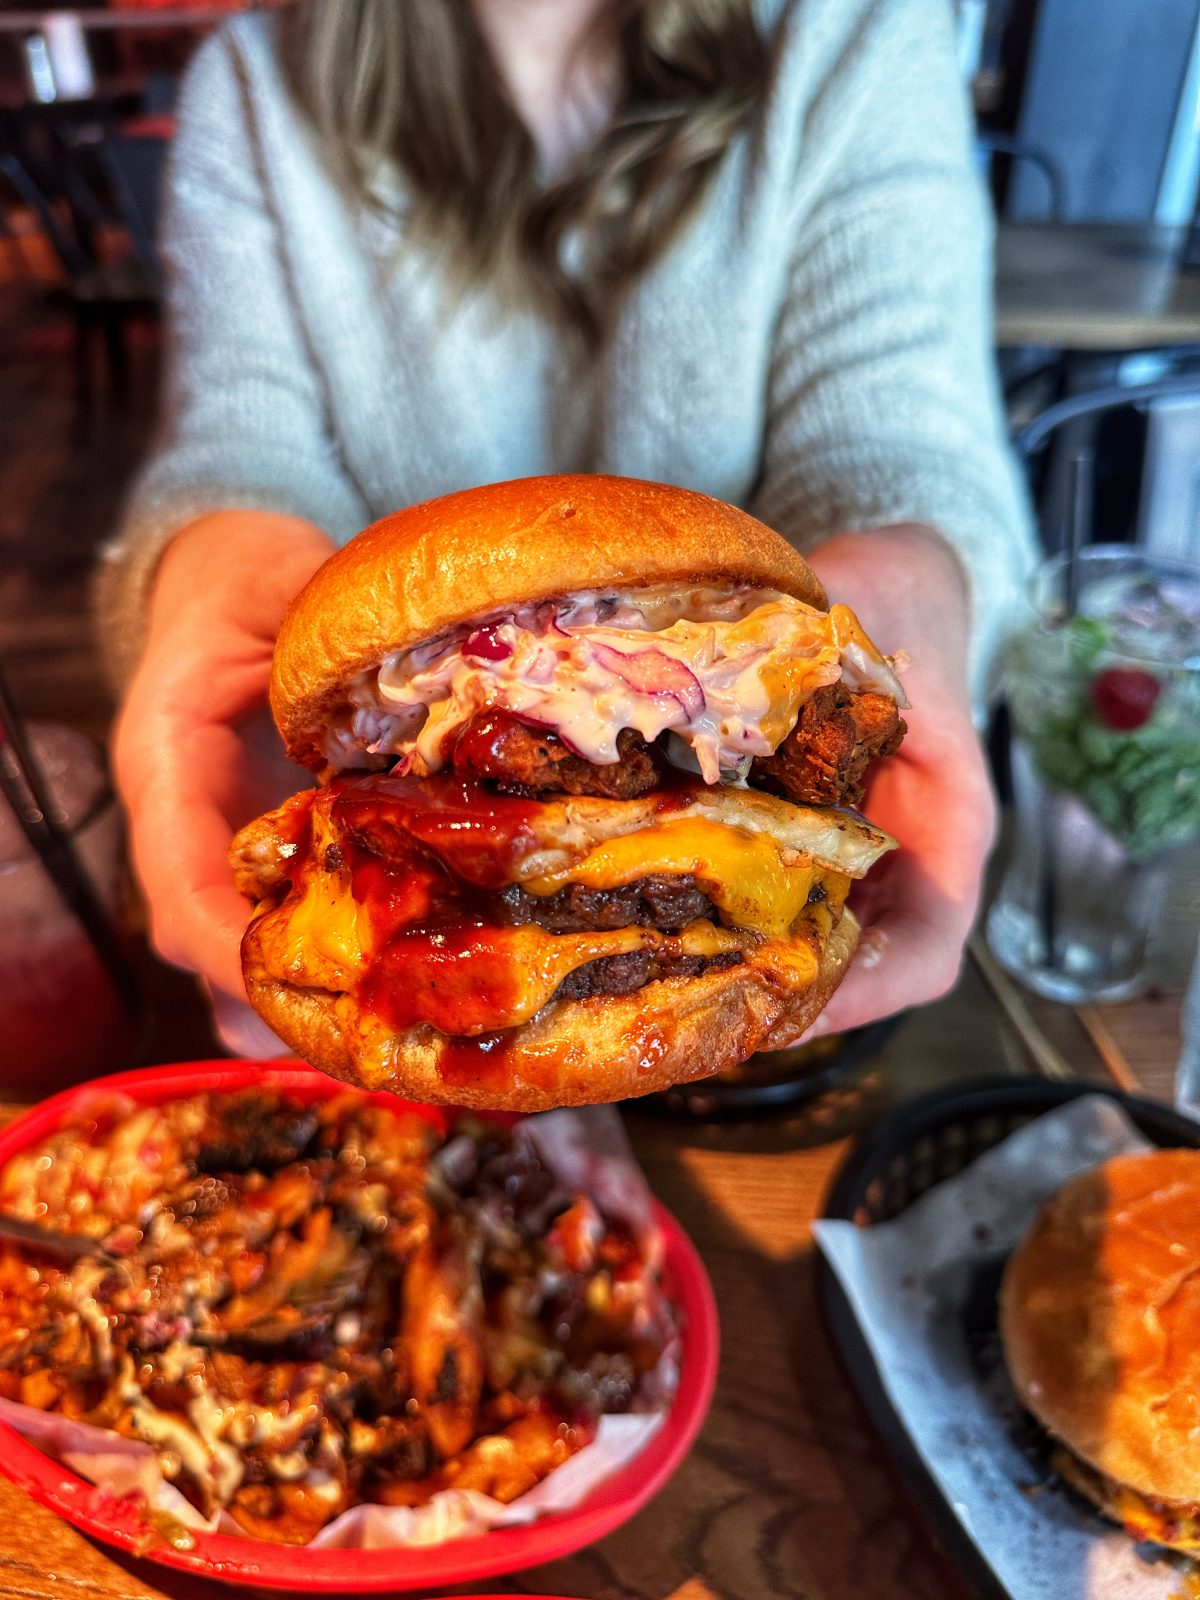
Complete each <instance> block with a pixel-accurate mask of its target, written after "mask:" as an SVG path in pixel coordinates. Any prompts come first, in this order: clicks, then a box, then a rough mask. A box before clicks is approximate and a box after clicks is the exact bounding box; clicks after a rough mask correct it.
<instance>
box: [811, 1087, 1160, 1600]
mask: <svg viewBox="0 0 1200 1600" xmlns="http://www.w3.org/2000/svg"><path fill="white" fill-rule="evenodd" d="M1145 1148H1146V1142H1145V1140H1144V1139H1143V1138H1142V1137H1141V1135H1140V1134H1139V1133H1138V1132H1137V1130H1136V1129H1135V1128H1134V1126H1133V1124H1132V1123H1131V1122H1130V1121H1129V1119H1128V1118H1127V1117H1126V1116H1125V1114H1124V1112H1122V1111H1121V1110H1120V1109H1119V1108H1118V1107H1117V1106H1116V1105H1114V1104H1113V1102H1112V1101H1111V1100H1106V1099H1105V1098H1103V1097H1102V1096H1100V1095H1088V1096H1085V1097H1083V1098H1081V1099H1079V1100H1075V1101H1072V1102H1071V1103H1070V1104H1069V1105H1066V1106H1064V1107H1062V1109H1061V1110H1058V1111H1052V1112H1050V1113H1048V1114H1047V1115H1046V1116H1044V1117H1040V1118H1038V1119H1037V1121H1035V1122H1032V1123H1030V1124H1029V1126H1028V1127H1026V1128H1023V1129H1021V1131H1020V1132H1018V1133H1015V1134H1013V1135H1012V1136H1011V1137H1010V1138H1008V1139H1006V1140H1005V1141H1004V1142H1003V1143H1002V1144H1000V1145H997V1147H996V1148H995V1149H994V1150H991V1151H989V1152H988V1154H987V1155H984V1156H981V1157H980V1158H979V1160H977V1161H975V1162H974V1163H973V1164H972V1165H971V1166H970V1167H968V1168H967V1169H966V1170H965V1171H964V1172H962V1173H960V1174H959V1176H958V1177H956V1178H951V1179H948V1180H947V1181H946V1182H944V1183H941V1184H939V1185H938V1186H937V1187H936V1188H934V1189H931V1190H930V1191H929V1192H928V1193H927V1194H925V1195H923V1196H922V1197H921V1199H920V1200H918V1201H917V1202H915V1204H913V1205H912V1206H910V1207H909V1208H908V1209H907V1210H906V1211H905V1212H904V1214H903V1215H902V1216H900V1217H897V1218H896V1220H895V1221H893V1222H886V1223H881V1224H879V1225H878V1226H876V1227H871V1228H860V1227H856V1226H855V1224H853V1223H851V1222H818V1223H816V1225H815V1228H814V1231H815V1233H816V1236H817V1241H818V1243H819V1245H820V1248H821V1250H822V1252H823V1253H824V1255H825V1257H826V1259H827V1260H828V1261H829V1263H830V1265H831V1266H832V1267H833V1270H834V1271H835V1272H836V1273H837V1276H838V1278H839V1279H840V1280H841V1283H842V1287H843V1288H844V1289H845V1291H846V1294H847V1296H848V1298H849V1300H850V1304H851V1306H852V1307H853V1309H854V1313H855V1316H856V1317H857V1319H858V1323H859V1326H860V1327H861V1329H862V1331H863V1333H864V1335H865V1337H866V1340H867V1343H868V1345H869V1346H870V1349H871V1353H872V1355H873V1356H874V1358H875V1363H876V1365H877V1367H878V1368H879V1372H880V1376H881V1377H882V1379H883V1383H884V1387H885V1388H886V1390H887V1392H888V1395H889V1396H890V1398H891V1400H892V1402H893V1404H894V1405H895V1407H896V1409H897V1410H898V1411H899V1413H900V1415H901V1417H902V1418H903V1419H904V1423H905V1426H906V1428H907V1429H908V1432H909V1434H910V1435H911V1437H912V1439H913V1441H914V1442H915V1444H916V1446H917V1449H918V1451H919V1452H920V1454H921V1456H922V1457H923V1459H924V1461H925V1464H926V1466H927V1467H928V1468H929V1470H930V1472H932V1474H933V1476H934V1477H935V1478H936V1480H937V1482H938V1484H939V1485H940V1487H941V1489H942V1492H943V1494H944V1495H945V1496H946V1499H947V1501H948V1502H949V1503H950V1504H951V1505H952V1506H953V1507H954V1510H955V1512H956V1513H957V1515H958V1518H959V1521H960V1522H961V1523H962V1524H963V1526H964V1527H965V1528H966V1530H967V1532H968V1533H969V1534H970V1535H971V1537H972V1538H973V1539H974V1541H975V1543H976V1545H977V1546H978V1547H979V1549H980V1550H981V1551H982V1553H983V1555H984V1556H985V1558H986V1559H987V1561H988V1562H989V1563H990V1564H991V1567H992V1569H993V1571H994V1572H995V1574H996V1576H997V1577H998V1578H999V1580H1000V1582H1001V1583H1002V1584H1003V1585H1004V1586H1005V1588H1007V1590H1008V1592H1009V1594H1010V1595H1012V1596H1013V1600H1168V1597H1174V1596H1178V1595H1179V1594H1180V1590H1181V1579H1180V1574H1179V1572H1178V1570H1177V1569H1176V1568H1175V1567H1174V1566H1173V1565H1172V1564H1171V1563H1170V1562H1169V1561H1168V1560H1166V1559H1164V1558H1156V1559H1149V1558H1147V1557H1146V1556H1145V1555H1144V1554H1143V1553H1139V1550H1138V1548H1137V1547H1136V1546H1135V1545H1134V1543H1133V1541H1132V1540H1131V1539H1129V1538H1128V1537H1127V1536H1126V1535H1125V1534H1124V1533H1122V1532H1121V1530H1120V1529H1118V1528H1109V1527H1108V1525H1107V1524H1104V1523H1102V1522H1100V1521H1099V1519H1098V1518H1092V1517H1089V1516H1088V1515H1087V1514H1086V1513H1085V1512H1083V1511H1082V1510H1080V1509H1079V1508H1078V1507H1077V1506H1076V1505H1075V1504H1074V1503H1073V1502H1072V1501H1071V1500H1070V1499H1069V1498H1068V1497H1067V1496H1066V1495H1065V1494H1064V1493H1060V1492H1058V1491H1057V1490H1055V1489H1054V1488H1051V1487H1046V1488H1041V1489H1033V1488H1032V1486H1033V1485H1034V1482H1035V1479H1036V1476H1037V1474H1036V1471H1035V1468H1034V1466H1033V1465H1032V1464H1031V1462H1030V1460H1029V1458H1028V1457H1027V1456H1026V1455H1025V1454H1024V1452H1023V1451H1022V1450H1021V1448H1020V1447H1019V1445H1018V1443H1017V1442H1016V1440H1015V1438H1014V1434H1013V1420H1014V1415H1015V1414H1016V1411H1015V1401H1014V1400H1013V1399H1012V1397H1011V1393H1010V1392H1005V1389H1006V1386H1005V1388H1002V1387H1001V1385H999V1384H989V1383H988V1382H986V1381H985V1379H984V1377H983V1376H981V1375H980V1372H979V1371H978V1369H977V1367H976V1365H975V1364H974V1363H973V1362H972V1360H971V1358H970V1356H969V1353H968V1350H967V1345H966V1338H965V1327H966V1323H967V1299H968V1295H969V1294H970V1292H971V1289H972V1286H973V1284H974V1283H977V1282H978V1278H979V1271H980V1266H981V1264H982V1263H985V1262H987V1261H988V1260H994V1259H995V1258H997V1257H999V1256H1001V1255H1005V1254H1007V1253H1008V1252H1009V1251H1010V1250H1012V1249H1013V1247H1014V1246H1015V1245H1016V1244H1017V1243H1018V1241H1019V1240H1020V1239H1021V1237H1022V1236H1023V1234H1024V1233H1025V1232H1026V1230H1027V1229H1028V1228H1029V1226H1030V1224H1031V1223H1032V1222H1033V1220H1034V1217H1035V1216H1036V1215H1037V1212H1038V1211H1039V1209H1040V1208H1041V1206H1042V1205H1043V1204H1044V1202H1045V1201H1046V1200H1048V1199H1049V1198H1050V1196H1051V1195H1052V1194H1053V1193H1054V1191H1055V1190H1056V1189H1057V1188H1059V1187H1060V1186H1061V1185H1062V1184H1063V1183H1065V1182H1066V1181H1067V1179H1068V1178H1071V1177H1073V1176H1074V1175H1075V1174H1076V1173H1078V1172H1083V1171H1085V1170H1086V1169H1087V1168H1089V1167H1094V1166H1097V1165H1099V1163H1101V1162H1103V1161H1107V1160H1108V1159H1109V1158H1110V1157H1111V1156H1115V1155H1120V1154H1122V1153H1124V1152H1126V1151H1133V1150H1143V1149H1145ZM1031 1491H1032V1492H1031Z"/></svg>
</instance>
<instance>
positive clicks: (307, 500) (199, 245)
mask: <svg viewBox="0 0 1200 1600" xmlns="http://www.w3.org/2000/svg"><path fill="white" fill-rule="evenodd" d="M245 71H246V68H245V66H244V65H243V63H242V61H241V60H240V58H239V53H238V44H237V36H236V32H235V31H234V30H232V29H229V28H227V29H225V30H222V31H221V32H220V33H218V34H215V35H213V36H212V37H211V38H209V39H208V40H207V41H205V43H204V44H203V45H202V46H201V47H200V49H199V51H198V52H197V54H196V56H195V58H194V59H193V61H192V64H191V66H190V68H189V70H188V73H187V76H186V80H185V84H184V87H183V92H182V95H181V99H180V106H179V122H178V133H177V136H176V140H175V145H174V148H173V151H172V157H171V162H170V166H169V171H168V174H167V179H166V193H165V195H164V212H163V227H162V243H161V253H162V258H163V265H164V269H165V276H166V284H167V304H166V318H165V353H164V354H165V371H164V390H163V396H162V401H161V418H162V420H161V423H160V433H159V437H158V439H157V441H156V443H155V446H154V448H153V450H152V453H151V456H150V458H149V460H148V462H147V464H146V465H145V467H144V468H143V470H142V472H141V474H140V476H139V478H138V480H137V482H136V484H135V486H134V489H133V492H132V494H131V497H130V500H129V502H128V505H127V507H126V512H125V517H124V521H123V525H122V528H121V530H120V532H119V535H118V537H117V538H116V540H115V541H114V542H113V543H112V544H111V545H110V546H109V547H108V548H107V549H106V550H105V551H104V554H103V561H102V566H101V571H100V574H99V582H98V594H97V599H98V609H99V615H100V625H101V632H102V635H103V638H104V643H105V645H106V650H107V655H108V658H109V661H110V664H111V666H112V669H113V672H114V675H115V676H116V677H117V678H118V679H120V678H122V677H124V676H126V675H127V674H128V672H129V671H130V670H131V669H132V667H133V665H134V664H135V663H136V660H137V656H138V653H139V651H140V648H141V642H142V634H143V629H144V617H145V610H146V603H147V600H148V593H149V588H150V584H151V582H152V580H153V576H154V572H155V569H156V567H157V563H158V560H159V558H160V556H161V554H162V552H163V550H164V549H165V548H166V545H167V544H168V543H169V541H170V540H171V538H172V537H173V536H174V535H175V534H176V533H177V532H178V531H179V530H180V529H181V528H183V527H184V526H185V525H186V524H187V523H189V522H191V521H194V520H195V519H196V518H197V517H199V516H202V515H204V514H206V513H209V512H213V511H220V510H258V511H273V512H278V513H281V514H286V515H290V516H295V517H300V518H304V519H306V520H307V521H309V522H312V523H315V524H316V525H317V526H318V527H320V528H322V529H324V530H325V531H326V532H327V533H329V534H330V535H331V537H333V538H334V539H335V540H342V541H344V540H345V539H346V538H348V537H350V535H351V534H353V533H354V532H356V531H357V530H358V529H359V528H361V527H362V526H363V524H364V523H365V522H367V521H368V520H369V513H368V510H367V507H366V505H365V503H364V502H363V499H362V497H361V495H360V494H359V492H358V490H357V488H356V487H355V485H354V483H353V482H352V481H351V479H350V477H349V476H348V474H347V472H346V471H345V468H344V466H343V465H342V462H341V460H340V459H339V454H338V450H337V446H336V444H335V442H334V439H333V437H332V432H331V429H330V426H329V422H328V414H327V406H326V399H325V393H324V385H323V382H322V378H321V374H320V372H319V370H318V369H317V367H316V365H315V363H314V361H313V357H312V354H311V351H310V349H309V347H308V344H307V342H306V339H305V336H304V331H303V327H302V325H301V321H300V318H299V316H298V314H297V311H296V306H295V302H294V299H293V296H292V293H291V286H290V284H289V281H288V272H287V266H286V262H285V260H284V257H283V254H282V251H281V249H280V244H279V237H278V230H277V227H276V223H275V219H274V217H273V215H272V211H271V206H270V202H269V196H268V194H267V192H266V186H265V183H264V180H263V175H262V170H261V163H260V160H259V152H258V148H257V144H256V138H255V128H254V125H253V118H252V116H251V114H250V110H249V107H250V103H251V102H250V96H249V94H248V92H247V85H246V83H245V81H244V74H245Z"/></svg>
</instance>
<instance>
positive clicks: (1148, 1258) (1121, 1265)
mask: <svg viewBox="0 0 1200 1600" xmlns="http://www.w3.org/2000/svg"><path fill="white" fill-rule="evenodd" d="M1000 1331H1001V1335H1002V1337H1003V1340H1004V1353H1005V1358H1006V1360H1007V1363H1008V1369H1009V1373H1010V1374H1011V1376H1012V1379H1013V1383H1014V1385H1015V1386H1016V1389H1017V1392H1018V1393H1019V1395H1020V1396H1021V1399H1022V1401H1023V1402H1024V1404H1025V1406H1026V1407H1027V1408H1028V1409H1029V1410H1030V1411H1031V1412H1032V1413H1033V1414H1034V1416H1036V1417H1037V1418H1038V1420H1039V1421H1040V1422H1042V1423H1043V1424H1044V1425H1045V1427H1047V1428H1048V1429H1049V1430H1050V1432H1051V1433H1052V1434H1054V1435H1056V1436H1057V1437H1058V1438H1059V1439H1061V1440H1062V1441H1063V1443H1064V1444H1065V1445H1067V1446H1068V1448H1069V1449H1071V1450H1073V1451H1074V1452H1075V1454H1076V1455H1077V1456H1079V1457H1081V1458H1082V1459H1083V1460H1084V1461H1085V1462H1088V1463H1089V1464H1090V1465H1091V1466H1093V1467H1095V1468H1096V1469H1097V1470H1098V1471H1100V1472H1102V1473H1104V1474H1105V1475H1106V1476H1107V1477H1109V1478H1112V1479H1114V1480H1115V1481H1116V1482H1117V1483H1120V1484H1125V1485H1127V1486H1128V1487H1130V1488H1132V1489H1136V1490H1137V1491H1138V1492H1139V1493H1140V1494H1143V1495H1147V1496H1149V1497H1150V1498H1151V1499H1155V1500H1163V1501H1169V1502H1174V1503H1176V1504H1180V1503H1186V1504H1195V1503H1200V1434H1198V1433H1197V1429H1198V1428H1200V1151H1197V1150H1155V1151H1150V1152H1148V1153H1146V1154H1141V1155H1127V1156H1118V1157H1117V1158H1116V1159H1115V1160H1112V1161H1108V1162H1106V1163H1105V1164H1104V1165H1103V1166H1101V1167H1097V1168H1095V1169H1094V1170H1093V1171H1091V1172H1085V1173H1083V1174H1081V1175H1080V1176H1079V1177H1077V1178H1073V1179H1072V1180H1071V1181H1070V1182H1069V1183H1067V1184H1066V1185H1064V1187H1063V1188H1062V1189H1060V1190H1059V1191H1058V1193H1057V1194H1056V1195H1055V1196H1054V1198H1053V1199H1052V1200H1051V1201H1050V1202H1049V1204H1048V1205H1047V1206H1046V1207H1045V1209H1044V1210H1043V1211H1042V1213H1041V1215H1040V1216H1039V1218H1038V1220H1037V1222H1036V1223H1035V1224H1034V1226H1033V1229H1032V1230H1031V1232H1030V1233H1029V1234H1028V1236H1027V1237H1026V1239H1025V1241H1024V1243H1023V1244H1021V1246H1020V1247H1019V1248H1018V1250H1017V1251H1016V1253H1015V1255H1014V1256H1013V1257H1012V1259H1011V1260H1010V1262H1009V1264H1008V1268H1007V1270H1006V1272H1005V1275H1004V1284H1003V1288H1002V1290H1001V1296H1000Z"/></svg>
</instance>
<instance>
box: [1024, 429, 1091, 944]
mask: <svg viewBox="0 0 1200 1600" xmlns="http://www.w3.org/2000/svg"><path fill="white" fill-rule="evenodd" d="M1094 466H1095V458H1094V457H1093V455H1092V452H1091V451H1090V450H1088V449H1083V450H1079V451H1077V452H1076V454H1075V455H1073V456H1072V457H1071V465H1070V475H1069V478H1068V480H1067V565H1066V572H1065V574H1064V582H1063V599H1064V600H1065V602H1066V613H1067V618H1068V619H1070V618H1071V617H1073V616H1075V614H1076V612H1077V611H1078V610H1079V552H1080V551H1081V550H1082V549H1083V547H1084V545H1085V544H1087V542H1088V539H1089V536H1090V533H1091V526H1092V479H1093V469H1094ZM1054 815H1055V810H1054V800H1053V797H1052V796H1051V795H1049V794H1046V795H1044V796H1043V802H1042V818H1041V821H1042V875H1041V885H1040V894H1039V899H1040V904H1039V908H1038V909H1039V916H1040V920H1041V924H1042V943H1043V946H1044V948H1045V952H1046V956H1045V959H1046V965H1047V966H1050V967H1052V966H1053V965H1054V946H1055V943H1056V942H1057V939H1058V923H1059V916H1058V841H1057V840H1056V839H1055V836H1054Z"/></svg>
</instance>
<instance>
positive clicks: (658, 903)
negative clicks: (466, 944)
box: [496, 875, 718, 992]
mask: <svg viewBox="0 0 1200 1600" xmlns="http://www.w3.org/2000/svg"><path fill="white" fill-rule="evenodd" d="M496 920H497V922H500V923H504V924H507V925H508V926H509V927H519V926H521V925H523V924H524V923H527V922H535V923H537V925H538V927H539V928H546V929H547V930H548V931H549V932H550V933H584V932H593V931H594V932H603V931H606V930H607V929H610V928H634V927H637V928H657V929H658V930H659V932H660V933H678V932H679V930H680V929H681V928H686V927H687V925H688V923H689V922H698V921H705V922H716V921H718V916H717V911H716V908H715V906H714V905H713V903H712V901H711V900H710V899H709V897H708V895H707V894H706V893H705V892H704V890H703V889H702V888H701V887H700V886H699V884H698V883H697V882H696V880H695V878H693V877H691V876H690V875H681V876H679V877H667V876H665V875H664V876H659V877H650V878H639V879H638V881H637V882H636V883H628V884H624V885H623V886H622V887H621V888H619V889H588V888H585V887H584V885H583V884H581V883H569V884H568V885H567V886H566V888H565V889H559V890H558V892H557V893H556V894H550V895H536V894H530V893H529V891H528V890H527V889H522V888H521V887H520V885H518V884H515V883H514V884H511V885H510V886H509V887H508V888H507V889H504V890H502V891H501V893H500V894H499V895H497V897H496ZM622 992H623V991H622Z"/></svg>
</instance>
